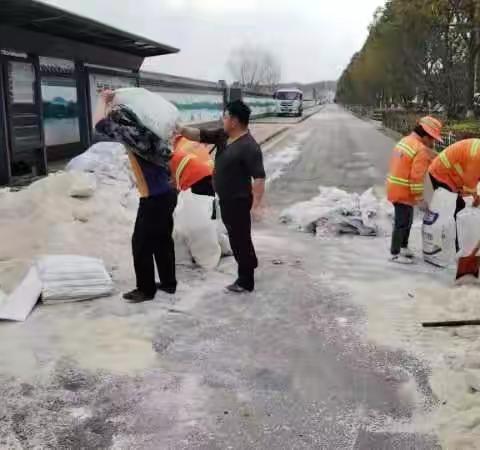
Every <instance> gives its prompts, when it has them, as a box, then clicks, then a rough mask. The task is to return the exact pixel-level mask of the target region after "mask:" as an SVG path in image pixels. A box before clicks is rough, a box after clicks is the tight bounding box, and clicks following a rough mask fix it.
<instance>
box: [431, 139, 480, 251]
mask: <svg viewBox="0 0 480 450" xmlns="http://www.w3.org/2000/svg"><path fill="white" fill-rule="evenodd" d="M429 173H430V179H431V181H432V185H433V189H434V190H437V189H439V188H444V189H446V190H447V191H450V192H454V193H456V194H458V198H457V205H456V208H455V219H456V218H457V214H458V213H459V212H460V211H461V210H462V209H464V208H465V200H464V199H463V197H467V196H473V198H474V201H473V205H474V206H479V205H480V197H479V196H478V193H477V186H478V183H479V182H480V139H465V140H463V141H459V142H457V143H455V144H453V145H451V146H450V147H447V148H446V149H445V150H444V151H443V152H442V153H440V154H439V155H438V156H437V158H435V160H434V161H433V163H432V165H431V166H430V169H429ZM456 246H457V251H458V249H459V248H458V238H457V240H456Z"/></svg>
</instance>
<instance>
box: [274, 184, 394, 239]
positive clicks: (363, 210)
mask: <svg viewBox="0 0 480 450" xmlns="http://www.w3.org/2000/svg"><path fill="white" fill-rule="evenodd" d="M319 191H320V194H319V195H318V196H316V197H314V198H313V199H311V200H308V201H306V202H301V203H297V204H295V205H293V206H291V207H289V208H287V209H285V210H284V211H283V212H282V214H281V216H280V220H281V221H282V222H283V223H286V224H288V225H291V226H292V227H294V228H296V229H298V230H300V231H304V232H308V233H316V234H322V233H347V234H359V235H362V236H376V235H377V234H379V233H386V232H387V231H388V230H390V228H391V217H392V208H391V206H390V205H388V204H387V203H386V202H385V201H384V200H379V199H378V198H377V196H376V195H375V194H374V191H373V188H371V189H368V190H367V191H365V192H364V193H363V194H361V195H359V194H356V193H353V194H352V193H348V192H346V191H343V190H341V189H338V188H332V187H320V188H319Z"/></svg>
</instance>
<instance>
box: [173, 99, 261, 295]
mask: <svg viewBox="0 0 480 450" xmlns="http://www.w3.org/2000/svg"><path fill="white" fill-rule="evenodd" d="M250 114H251V111H250V108H249V107H248V106H247V105H246V104H245V103H243V102H242V101H240V100H237V101H234V102H232V103H230V104H228V105H227V107H226V109H225V113H224V117H223V128H221V129H215V130H203V129H202V130H200V129H196V128H187V127H179V129H178V132H179V133H180V134H181V135H183V136H184V137H186V138H187V139H190V140H193V141H199V142H203V143H205V144H214V145H215V146H216V148H217V151H216V154H215V171H214V175H213V180H214V187H215V191H216V193H217V195H218V197H219V199H220V209H221V213H222V220H223V222H224V223H225V226H226V228H227V231H228V236H229V239H230V245H231V247H232V251H233V254H234V256H235V259H236V261H237V263H238V278H237V281H235V283H233V284H232V285H230V286H228V288H227V289H228V290H229V291H231V292H235V293H243V292H252V291H253V290H254V288H255V279H254V272H255V269H256V268H257V266H258V260H257V256H256V254H255V248H254V246H253V242H252V235H251V228H252V223H251V217H252V216H251V214H252V213H253V214H256V213H257V212H258V210H259V208H260V205H261V201H262V198H263V195H264V192H265V178H266V176H265V169H264V167H263V156H262V151H261V149H260V146H259V145H258V144H257V142H256V141H255V139H254V138H253V136H252V135H251V134H250V132H249V130H248V125H249V121H250ZM252 180H253V182H252Z"/></svg>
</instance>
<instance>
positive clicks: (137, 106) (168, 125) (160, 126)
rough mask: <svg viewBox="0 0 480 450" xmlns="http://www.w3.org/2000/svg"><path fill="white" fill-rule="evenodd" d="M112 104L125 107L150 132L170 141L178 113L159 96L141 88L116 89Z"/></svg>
mask: <svg viewBox="0 0 480 450" xmlns="http://www.w3.org/2000/svg"><path fill="white" fill-rule="evenodd" d="M113 103H114V104H115V105H125V106H126V107H128V108H129V109H130V110H131V111H133V112H134V113H135V115H136V116H137V117H138V119H139V120H140V122H142V124H143V125H144V126H145V127H147V128H148V129H149V130H150V131H152V132H153V133H155V134H156V135H157V136H158V137H159V138H161V139H163V140H165V141H168V140H170V138H171V136H172V134H173V132H174V130H175V124H176V122H177V121H178V118H179V113H178V109H177V108H176V106H175V105H173V104H172V103H170V102H169V101H167V100H165V99H164V98H163V97H162V96H161V95H160V94H157V93H153V92H150V91H147V90H146V89H143V88H123V89H117V90H116V91H115V97H114V100H113Z"/></svg>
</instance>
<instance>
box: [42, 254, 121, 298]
mask: <svg viewBox="0 0 480 450" xmlns="http://www.w3.org/2000/svg"><path fill="white" fill-rule="evenodd" d="M37 270H38V274H39V277H40V280H41V282H42V301H43V303H45V304H50V303H60V302H63V303H65V302H77V301H82V300H90V299H94V298H99V297H107V296H109V295H111V294H112V293H113V282H112V279H111V277H110V275H109V274H108V272H107V271H106V269H105V266H104V264H103V261H102V260H100V259H97V258H90V257H86V256H76V255H51V256H44V257H42V258H40V259H39V260H38V262H37Z"/></svg>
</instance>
